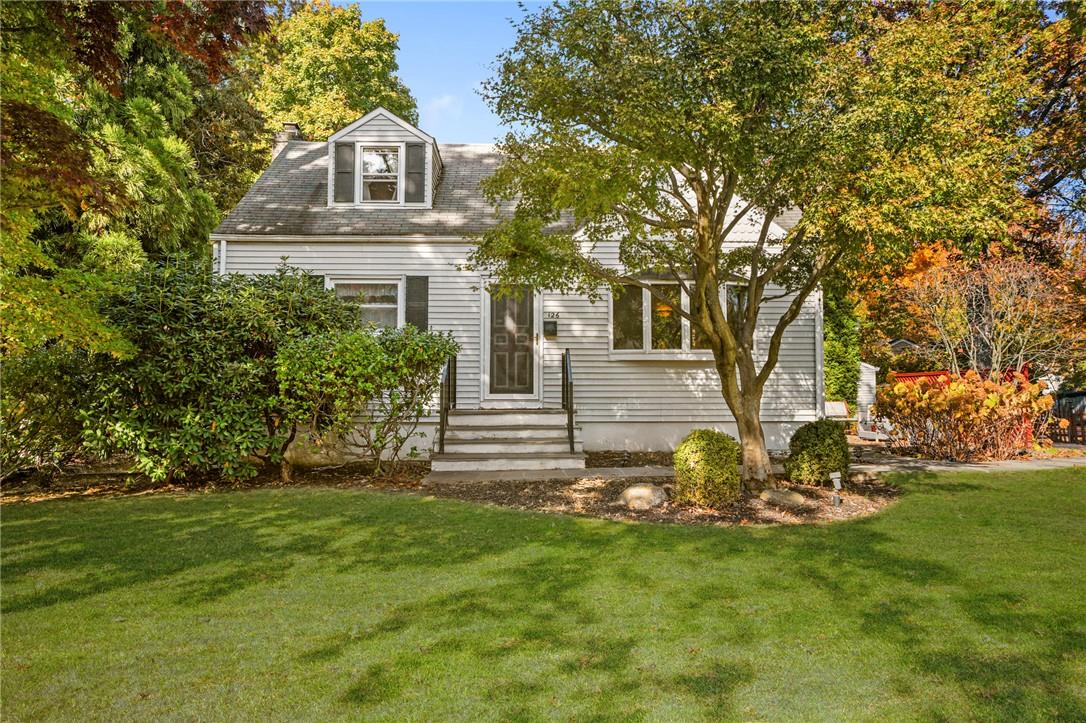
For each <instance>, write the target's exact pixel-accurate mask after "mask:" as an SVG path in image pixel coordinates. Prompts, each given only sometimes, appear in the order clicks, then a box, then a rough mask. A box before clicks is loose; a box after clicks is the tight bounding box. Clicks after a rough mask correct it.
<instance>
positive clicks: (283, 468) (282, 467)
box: [279, 424, 298, 485]
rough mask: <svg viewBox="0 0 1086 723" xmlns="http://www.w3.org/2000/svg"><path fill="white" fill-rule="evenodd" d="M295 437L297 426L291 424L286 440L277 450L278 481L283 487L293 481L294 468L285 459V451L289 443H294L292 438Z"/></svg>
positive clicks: (288, 447)
mask: <svg viewBox="0 0 1086 723" xmlns="http://www.w3.org/2000/svg"><path fill="white" fill-rule="evenodd" d="M297 435H298V425H297V424H292V425H291V426H290V434H289V435H288V436H287V440H286V441H285V442H283V446H282V447H281V448H280V450H279V481H280V482H281V483H283V484H285V485H286V484H290V483H291V482H293V481H294V479H293V473H294V467H293V465H291V463H290V460H289V459H287V450H288V449H290V443H291V442H293V441H294V438H295V437H296V436H297Z"/></svg>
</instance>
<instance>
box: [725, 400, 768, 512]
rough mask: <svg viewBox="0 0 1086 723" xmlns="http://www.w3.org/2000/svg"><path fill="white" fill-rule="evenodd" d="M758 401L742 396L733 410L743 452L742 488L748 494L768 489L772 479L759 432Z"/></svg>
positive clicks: (760, 432) (763, 442)
mask: <svg viewBox="0 0 1086 723" xmlns="http://www.w3.org/2000/svg"><path fill="white" fill-rule="evenodd" d="M761 401H762V400H761V394H758V395H754V394H751V393H750V392H741V402H740V404H739V405H738V407H739V408H738V409H735V410H733V414H734V416H735V422H736V425H737V426H738V427H739V444H740V446H742V448H743V458H742V468H741V470H740V475H741V478H742V480H743V486H744V487H745V488H746V489H747V490H748V491H751V492H758V491H760V490H763V489H765V488H766V487H768V486H769V484H770V482H771V480H772V476H773V468H772V466H771V463H770V461H769V452H768V451H767V450H766V446H765V433H764V432H763V431H762V416H761Z"/></svg>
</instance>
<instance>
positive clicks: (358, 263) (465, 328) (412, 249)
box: [227, 241, 482, 409]
mask: <svg viewBox="0 0 1086 723" xmlns="http://www.w3.org/2000/svg"><path fill="white" fill-rule="evenodd" d="M470 249H471V246H470V245H469V244H468V243H467V242H464V243H427V242H424V241H419V242H394V243H340V242H331V243H305V242H297V241H291V242H259V243H254V242H249V241H231V242H230V250H229V256H228V263H227V272H228V273H242V274H270V273H274V272H275V268H276V267H277V266H278V265H279V263H280V257H283V256H285V257H287V263H288V264H290V265H291V266H296V267H298V268H301V269H304V270H306V271H308V272H310V273H313V274H318V275H321V276H324V277H326V279H329V280H330V281H332V282H334V281H336V280H341V279H342V280H354V279H356V280H369V279H378V280H388V279H403V278H405V277H406V276H428V277H429V323H430V328H431V329H432V330H434V331H448V332H451V333H452V335H453V338H454V339H456V341H457V343H458V344H460V352H459V355H458V365H457V377H456V390H457V391H456V396H457V404H458V405H460V406H463V407H465V408H468V409H471V408H473V407H478V406H479V388H480V384H481V382H480V379H481V377H480V357H479V350H480V343H479V342H480V321H479V320H480V319H481V318H482V317H481V315H482V307H481V306H480V294H479V283H480V282H479V278H478V277H477V276H475V275H472V274H466V273H463V272H461V271H457V269H456V265H457V264H462V263H464V262H465V261H466V260H467V255H468V252H469V251H470ZM401 288H402V287H401ZM402 298H403V297H402V294H401V299H402ZM401 314H402V312H401ZM401 322H402V316H401Z"/></svg>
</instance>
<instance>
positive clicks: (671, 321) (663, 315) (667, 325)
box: [649, 284, 683, 349]
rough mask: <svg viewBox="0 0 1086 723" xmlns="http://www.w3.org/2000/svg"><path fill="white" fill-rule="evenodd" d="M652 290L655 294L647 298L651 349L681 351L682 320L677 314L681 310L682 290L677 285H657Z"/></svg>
mask: <svg viewBox="0 0 1086 723" xmlns="http://www.w3.org/2000/svg"><path fill="white" fill-rule="evenodd" d="M654 288H655V290H656V292H657V294H654V295H652V296H650V297H649V302H650V303H651V304H652V322H651V325H652V348H653V349H682V348H683V320H682V317H681V316H679V312H678V309H681V308H682V289H680V288H679V285H678V284H657V285H656V286H655V287H654ZM659 296H663V297H664V299H665V300H666V301H665V300H661V299H660V298H659Z"/></svg>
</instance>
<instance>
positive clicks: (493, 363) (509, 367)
mask: <svg viewBox="0 0 1086 723" xmlns="http://www.w3.org/2000/svg"><path fill="white" fill-rule="evenodd" d="M534 348H535V295H534V294H532V291H531V289H529V288H527V287H524V288H521V289H520V290H519V292H518V293H517V294H515V295H514V294H510V295H509V296H503V297H501V298H497V297H494V296H492V297H490V393H491V394H531V393H532V391H533V390H534V384H533V373H534V367H535V365H534V364H533V363H532V360H533V353H532V350H533V349H534Z"/></svg>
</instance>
